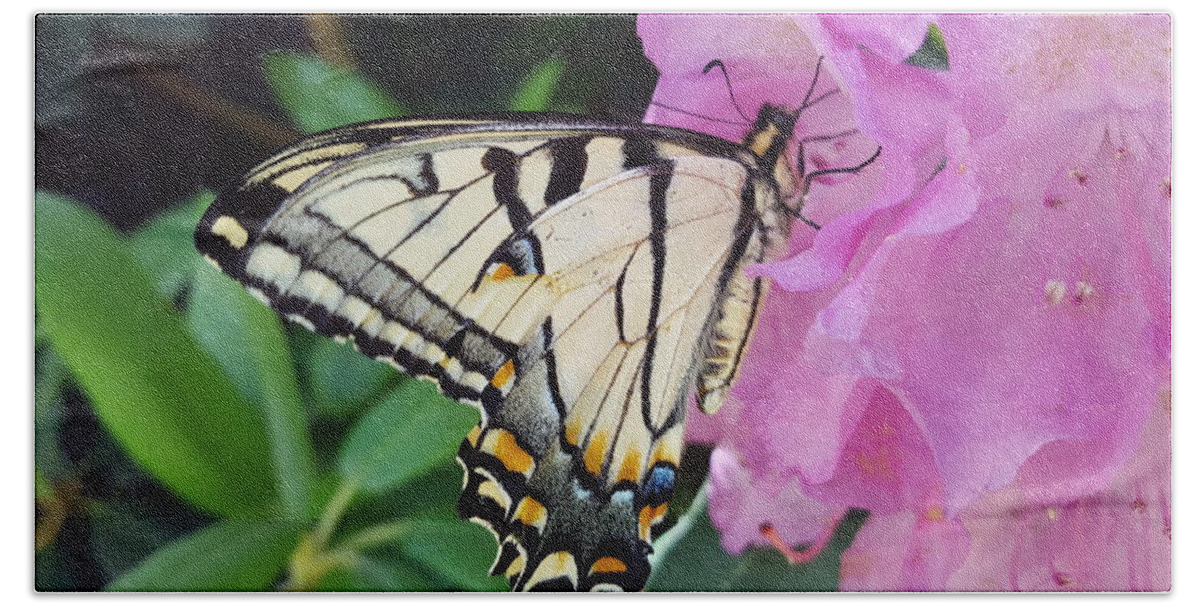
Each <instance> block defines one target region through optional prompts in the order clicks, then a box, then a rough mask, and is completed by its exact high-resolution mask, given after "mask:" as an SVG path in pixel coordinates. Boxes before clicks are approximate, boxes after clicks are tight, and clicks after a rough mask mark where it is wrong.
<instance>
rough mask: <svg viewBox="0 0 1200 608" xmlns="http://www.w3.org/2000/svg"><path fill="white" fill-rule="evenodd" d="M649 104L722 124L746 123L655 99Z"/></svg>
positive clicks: (742, 124)
mask: <svg viewBox="0 0 1200 608" xmlns="http://www.w3.org/2000/svg"><path fill="white" fill-rule="evenodd" d="M650 105H652V106H658V107H660V108H663V109H665V110H670V111H672V112H679V113H680V114H684V115H687V116H691V117H693V118H700V119H703V120H708V121H712V122H719V123H724V124H727V125H738V126H745V125H746V123H744V122H738V121H736V120H725V119H724V118H715V117H713V116H705V115H703V114H697V113H695V112H689V111H687V110H685V109H683V108H677V107H675V106H669V105H667V104H665V103H659V102H657V101H651V102H650Z"/></svg>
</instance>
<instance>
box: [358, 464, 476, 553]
mask: <svg viewBox="0 0 1200 608" xmlns="http://www.w3.org/2000/svg"><path fill="white" fill-rule="evenodd" d="M461 492H462V467H461V466H459V464H458V463H457V462H455V460H454V457H453V456H448V457H446V458H445V459H443V460H442V461H441V462H440V463H438V464H436V465H434V466H433V468H431V469H429V470H428V471H427V472H425V473H423V474H421V475H419V476H416V477H413V478H411V479H409V480H408V481H407V482H405V483H403V484H401V485H400V486H398V487H396V488H394V489H392V490H389V491H387V492H381V493H378V494H374V495H366V496H363V497H361V498H360V499H359V500H356V501H355V502H354V504H353V505H351V507H350V510H349V511H348V512H347V513H346V516H345V517H344V518H343V520H342V530H345V531H346V534H351V533H353V532H355V531H359V530H361V529H362V528H364V527H367V526H370V525H373V524H375V523H376V522H380V521H394V520H399V519H444V520H447V521H458V515H457V514H456V512H455V505H456V504H457V502H458V495H459V494H460V493H461Z"/></svg>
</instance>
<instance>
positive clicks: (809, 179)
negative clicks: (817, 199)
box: [792, 129, 883, 230]
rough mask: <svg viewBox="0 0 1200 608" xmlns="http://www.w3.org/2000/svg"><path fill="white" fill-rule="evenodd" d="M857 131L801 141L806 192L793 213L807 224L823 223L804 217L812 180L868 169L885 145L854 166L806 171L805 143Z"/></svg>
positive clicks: (802, 189)
mask: <svg viewBox="0 0 1200 608" xmlns="http://www.w3.org/2000/svg"><path fill="white" fill-rule="evenodd" d="M856 131H857V130H855V129H852V130H850V131H845V132H843V133H838V134H837V135H825V136H818V137H808V138H805V139H803V140H801V141H800V149H799V151H798V152H799V155H800V160H799V169H800V175H802V176H804V186H803V187H802V188H801V190H800V191H801V192H803V193H804V194H803V195H802V196H801V202H800V205H799V206H798V207H797V208H796V210H795V211H794V212H793V213H792V214H793V215H795V216H796V217H797V218H799V219H800V221H802V222H804V223H805V224H808V225H809V226H810V227H812V228H814V229H816V230H820V229H821V225H820V224H818V223H816V222H814V221H812V220H810V219H808V218H806V217H804V200H805V199H807V198H808V190H809V188H810V187H812V181H813V180H814V179H816V178H818V177H821V176H822V175H834V174H839V173H845V174H850V175H854V174H856V173H858V172H859V171H862V170H863V169H866V168H867V167H868V166H870V165H871V164H872V163H874V162H875V161H876V160H877V159H878V158H879V155H880V154H882V153H883V147H881V146H876V147H875V153H874V154H872V155H871V158H868V159H867V160H864V161H863V162H861V163H859V164H857V165H854V166H853V167H835V168H833V169H818V170H816V171H813V172H812V173H805V172H804V171H805V169H804V144H805V142H809V141H828V140H831V139H837V138H839V137H843V136H846V135H852V134H854V133H855V132H856Z"/></svg>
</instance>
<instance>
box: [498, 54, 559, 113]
mask: <svg viewBox="0 0 1200 608" xmlns="http://www.w3.org/2000/svg"><path fill="white" fill-rule="evenodd" d="M565 65H566V62H564V61H563V60H562V59H560V58H558V57H551V58H549V59H547V60H545V61H543V62H542V63H541V64H539V65H538V66H537V67H536V68H534V70H533V71H532V72H530V73H529V75H528V76H526V77H525V80H524V81H522V82H521V86H520V88H518V89H517V93H516V95H513V99H512V103H511V104H510V105H509V107H510V108H511V109H512V110H515V111H517V112H545V111H547V110H549V109H550V98H551V97H553V96H554V89H555V87H557V86H558V81H559V79H560V78H562V73H563V67H565Z"/></svg>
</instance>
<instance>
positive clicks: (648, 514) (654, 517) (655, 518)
mask: <svg viewBox="0 0 1200 608" xmlns="http://www.w3.org/2000/svg"><path fill="white" fill-rule="evenodd" d="M666 515H667V503H665V502H664V503H662V504H661V505H658V506H657V507H651V506H650V505H646V506H644V507H642V510H641V511H640V512H638V534H639V535H641V537H642V540H644V541H646V542H650V528H652V527H653V526H654V524H656V523H658V522H660V521H662V520H663V517H665V516H666Z"/></svg>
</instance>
